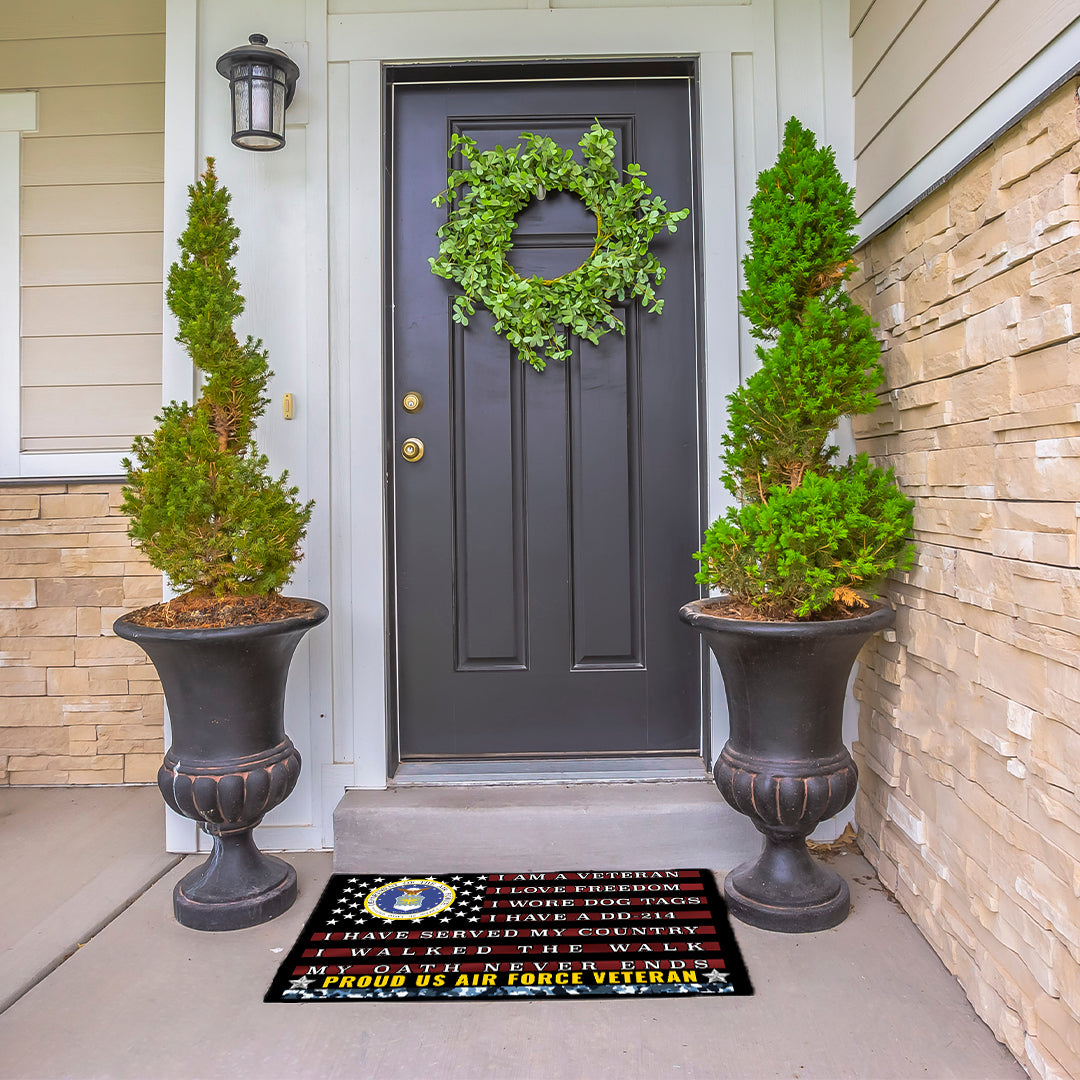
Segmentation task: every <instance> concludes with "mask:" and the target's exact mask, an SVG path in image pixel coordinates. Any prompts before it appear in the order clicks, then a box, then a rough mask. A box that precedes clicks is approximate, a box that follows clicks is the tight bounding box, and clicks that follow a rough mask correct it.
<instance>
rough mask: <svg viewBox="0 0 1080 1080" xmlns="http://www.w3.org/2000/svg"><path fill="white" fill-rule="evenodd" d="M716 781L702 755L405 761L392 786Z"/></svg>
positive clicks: (391, 782)
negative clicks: (713, 779)
mask: <svg viewBox="0 0 1080 1080" xmlns="http://www.w3.org/2000/svg"><path fill="white" fill-rule="evenodd" d="M669 780H702V781H709V782H711V781H712V776H711V775H710V773H709V771H708V770H707V769H706V767H705V762H704V761H703V760H702V759H701V758H700V757H688V756H684V755H678V756H675V755H673V756H670V757H664V756H656V757H606V758H558V759H552V758H536V759H519V760H517V761H507V760H493V759H473V760H462V761H404V762H402V763H401V764H400V765H399V766H398V767H397V772H395V773H394V775H393V777H392V778H391V779H390V781H389V783H390V786H391V787H411V786H417V785H423V784H580V783H606V784H640V783H657V782H663V781H669Z"/></svg>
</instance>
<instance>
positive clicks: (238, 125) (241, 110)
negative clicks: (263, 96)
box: [233, 78, 251, 135]
mask: <svg viewBox="0 0 1080 1080" xmlns="http://www.w3.org/2000/svg"><path fill="white" fill-rule="evenodd" d="M250 127H251V84H250V83H249V82H248V81H247V79H241V78H238V79H236V81H235V82H233V134H234V135H235V134H237V133H238V132H241V131H247V130H248V129H249V128H250Z"/></svg>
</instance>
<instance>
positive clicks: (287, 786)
mask: <svg viewBox="0 0 1080 1080" xmlns="http://www.w3.org/2000/svg"><path fill="white" fill-rule="evenodd" d="M305 603H306V604H307V605H308V606H309V612H308V613H307V614H305V615H302V616H299V617H294V618H289V619H280V620H278V621H276V622H269V623H259V624H256V625H254V626H239V627H230V628H227V629H220V630H195V629H179V628H170V629H159V628H156V627H149V626H139V625H138V624H136V623H133V622H131V621H130V617H129V616H128V615H123V616H121V617H120V618H119V619H117V620H116V622H115V623H113V630H114V631H115V632H116V634H117V635H118V636H119V637H122V638H127V640H129V641H134V642H135V643H136V644H137V645H139V646H140V647H141V648H142V649H143V650H144V651H145V652H146V654H147V655H148V656H149V657H150V659H151V660H152V661H153V664H154V667H155V668H157V673H158V676H159V677H160V679H161V685H162V687H163V688H164V690H165V700H166V701H167V702H168V705H169V716H170V719H171V721H172V735H173V741H172V746H170V747H169V749H168V751H167V752H166V754H165V760H164V762H163V764H162V766H161V769H160V770H159V771H158V787H159V788H160V789H161V793H162V795H164V796H165V801H166V802H167V803H168V804H169V806H171V807H172V808H173V810H175V811H176V812H177V813H178V814H183V815H184V816H185V817H189V818H193V819H194V820H195V821H198V822H199V823H200V824H201V825H202V827H203V828H204V829H205V830H206V831H207V832H208V833H209V834H210V835H211V836H212V837H213V838H214V848H213V851H212V852H211V854H210V857H209V858H208V859H207V860H206V862H205V863H203V864H202V865H201V866H199V867H197V868H196V869H195V870H193V871H191V873H189V874H187V875H185V876H184V877H183V878H182V879H181V880H180V881H179V882H178V883H177V886H176V888H175V889H174V890H173V911H174V913H175V915H176V920H177V922H179V923H181V924H182V925H183V926H189V927H191V928H192V929H195V930H239V929H242V928H243V927H246V926H256V925H258V924H259V923H263V922H266V921H267V920H269V919H273V918H275V917H276V916H278V915H280V914H282V913H283V912H285V911H287V910H288V909H289V908H290V907H291V906H292V903H293V901H294V900H295V899H296V871H295V870H293V868H292V867H291V866H290V865H289V864H288V863H286V862H285V861H284V860H282V859H278V858H275V857H274V856H272V855H264V854H263V853H262V852H261V851H260V850H259V849H258V848H257V847H256V846H255V841H254V839H253V838H252V835H251V833H252V830H253V829H254V828H255V826H256V825H258V824H259V822H260V821H262V819H263V816H264V815H265V814H267V813H268V812H269V811H270V810H272V809H273V808H274V807H275V806H277V805H278V804H279V803H280V802H282V801H283V800H284V799H285V798H286V797H287V796H288V795H289V793H290V792H291V791H292V789H293V788H294V787H295V786H296V780H297V778H298V777H299V775H300V755H299V754H298V753H297V751H296V747H295V746H293V744H292V740H291V739H290V738H289V737H288V736H287V735H286V734H285V723H284V711H285V683H286V680H287V679H288V675H289V664H290V662H291V660H292V656H293V653H294V651H295V650H296V646H297V645H298V644H299V643H300V639H301V638H302V637H303V636H304V634H306V633H307V632H308V630H310V629H311V628H312V627H313V626H318V625H319V623H321V622H322V621H323V620H324V619H325V618H326V616H327V614H328V612H327V609H326V607H325V606H324V605H323V604H320V603H319V602H318V601H315V600H307V601H305Z"/></svg>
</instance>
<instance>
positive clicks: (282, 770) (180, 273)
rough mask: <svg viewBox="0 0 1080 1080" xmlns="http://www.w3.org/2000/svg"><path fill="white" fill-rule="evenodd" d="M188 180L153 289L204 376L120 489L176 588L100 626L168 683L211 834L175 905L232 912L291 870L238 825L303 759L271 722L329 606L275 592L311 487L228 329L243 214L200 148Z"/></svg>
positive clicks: (268, 894)
mask: <svg viewBox="0 0 1080 1080" xmlns="http://www.w3.org/2000/svg"><path fill="white" fill-rule="evenodd" d="M188 190H189V197H190V198H189V206H188V224H187V228H186V229H185V230H184V232H183V234H182V235H181V237H180V258H179V260H178V261H177V262H175V263H174V264H173V265H172V268H171V269H170V271H169V280H168V286H167V289H166V294H165V295H166V299H167V301H168V304H169V308H170V310H171V311H172V312H173V314H174V315H175V316H176V318H177V322H178V324H179V334H178V335H177V340H178V341H180V342H181V343H182V344H183V345H184V346H185V348H186V349H187V350H188V352H189V354H190V355H191V359H192V361H193V362H194V363H195V365H196V367H197V368H198V369H199V370H200V371H201V372H202V373H203V375H204V376H205V381H204V383H203V385H202V392H201V396H200V397H199V399H198V400H197V401H196V402H195V403H194V405H191V404H188V403H187V402H176V401H173V402H171V403H170V404H169V405H167V406H166V407H165V408H164V409H163V410H162V413H161V415H160V416H159V417H157V427H156V429H155V430H154V431H153V432H152V433H151V434H150V435H145V436H139V437H138V438H136V440H135V443H134V446H133V448H132V452H133V457H132V458H131V459H125V460H124V467H125V468H126V469H127V486H126V487H125V488H124V503H123V510H124V513H126V514H128V515H129V516H130V519H131V521H130V526H129V529H128V534H129V535H130V536H131V538H132V539H133V540H134V542H135V544H136V545H137V546H138V547H139V548H141V549H142V551H143V552H144V554H145V555H146V556H147V558H148V559H149V560H150V562H151V563H152V564H153V565H154V566H155V567H157V568H158V569H159V570H161V571H163V572H164V573H165V574H166V576H167V577H168V579H169V581H170V584H171V585H172V588H173V590H174V591H176V592H178V593H180V594H181V595H179V596H178V597H177V598H176V599H173V600H170V601H168V602H167V603H164V604H157V605H154V606H152V607H149V608H143V609H141V610H139V611H134V612H130V613H129V614H127V615H124V616H122V617H121V618H119V619H117V620H116V622H115V623H114V625H113V629H114V630H115V631H116V633H117V634H118V635H119V636H120V637H123V638H127V639H128V640H130V641H134V642H136V643H137V644H138V645H140V646H141V647H142V648H143V649H144V650H145V651H146V653H147V654H148V655H149V656H150V659H151V660H152V661H153V663H154V666H155V667H156V668H157V672H158V675H159V676H160V678H161V683H162V686H163V688H164V690H165V698H166V701H167V702H168V706H169V716H170V718H171V721H172V732H173V741H172V745H171V746H170V747H169V750H168V752H167V753H166V755H165V761H164V763H163V765H162V767H161V769H160V771H159V773H158V786H159V787H160V788H161V792H162V794H163V795H164V796H165V801H166V802H167V803H168V804H169V805H170V806H171V807H172V808H173V809H174V810H175V811H177V812H178V813H180V814H183V815H185V816H187V817H190V818H193V819H195V820H196V821H198V822H200V824H201V825H202V826H203V828H205V829H206V831H207V832H209V833H210V834H211V836H212V837H213V844H214V846H213V852H212V853H211V855H210V858H209V859H208V860H207V861H206V862H205V863H204V864H203V865H202V866H199V867H198V868H196V869H195V870H193V871H192V872H191V873H189V874H187V875H186V876H185V877H184V878H183V879H182V880H181V881H180V882H179V883H178V884H177V886H176V889H175V891H174V894H173V907H174V911H175V914H176V918H177V920H178V921H179V922H180V923H182V924H184V925H185V926H190V927H193V928H195V929H199V930H234V929H238V928H240V927H245V926H254V925H256V924H257V923H261V922H265V921H266V920H267V919H271V918H273V917H274V916H276V915H280V914H281V913H282V912H283V911H286V910H287V909H288V908H289V907H290V905H291V904H292V902H293V901H294V900H295V899H296V873H295V871H294V870H293V868H292V867H291V866H289V865H288V864H287V863H286V862H284V861H283V860H281V859H277V858H274V857H272V856H268V855H264V854H263V853H262V852H260V851H259V850H258V848H257V847H256V846H255V842H254V840H253V838H252V830H253V829H254V828H255V826H256V825H258V823H259V822H260V821H261V820H262V818H263V815H264V814H266V813H267V812H268V811H269V810H271V809H272V808H273V807H274V806H276V805H277V804H278V803H280V802H281V801H282V800H283V799H285V797H286V796H287V795H288V794H289V793H290V792H291V791H292V789H293V787H294V786H295V784H296V780H297V777H298V776H299V774H300V755H299V754H298V753H297V751H296V748H295V747H294V746H293V744H292V741H291V740H290V739H289V738H288V736H287V735H286V734H285V729H284V719H283V714H284V699H285V683H286V679H287V677H288V669H289V663H290V661H291V659H292V655H293V652H294V650H295V649H296V646H297V645H298V644H299V642H300V639H301V638H302V637H303V635H304V634H305V633H306V632H307V631H308V630H309V629H311V628H312V627H313V626H316V625H318V624H319V623H321V622H322V621H323V620H324V619H325V618H326V616H327V610H326V608H325V607H324V606H323V605H322V604H320V603H318V602H317V601H314V600H302V599H296V598H290V597H283V596H281V595H280V592H279V590H280V589H281V587H282V586H283V585H284V584H285V583H286V582H287V581H288V580H289V578H290V577H291V575H292V572H293V568H294V566H295V565H296V562H297V561H298V560H299V559H300V558H301V553H300V542H301V540H302V539H303V537H304V534H305V532H306V529H307V524H308V521H309V520H310V518H311V510H312V503H307V504H304V503H301V502H300V501H299V499H298V498H297V495H298V492H297V489H296V488H295V487H292V486H290V485H289V483H288V475H287V474H285V473H283V474H282V475H281V476H280V477H278V478H277V479H274V478H272V477H271V476H269V475H268V474H267V468H268V465H269V462H268V461H267V459H266V457H265V456H264V455H262V454H260V453H259V452H258V449H257V447H256V444H255V438H254V437H255V422H256V420H257V419H258V417H259V416H260V415H262V413H263V411H264V410H265V408H266V405H267V403H268V402H267V398H266V396H265V391H266V386H267V382H268V381H269V379H270V375H271V372H270V369H269V366H268V364H267V355H266V352H265V350H264V349H263V348H262V343H261V342H260V341H257V340H254V339H252V338H250V337H249V338H247V339H246V340H244V341H241V340H240V339H239V338H238V337H237V335H236V333H235V331H234V330H233V321H234V320H235V319H236V318H237V317H238V316H239V315H240V313H241V312H242V311H243V309H244V299H243V297H242V296H241V294H240V288H239V283H238V282H237V279H236V271H235V270H234V268H233V266H232V263H231V259H232V257H233V256H234V255H235V254H236V251H237V247H236V239H237V237H238V236H239V234H240V230H239V229H238V228H237V227H236V225H235V223H234V222H233V219H232V217H231V216H230V214H229V194H228V192H227V191H226V189H225V188H224V187H222V186H219V184H218V181H217V176H216V174H215V172H214V162H213V159H212V158H208V159H207V162H206V172H205V173H204V174H203V175H202V177H201V178H200V179H199V181H198V182H197V183H196V184H194V185H192V186H191V187H190V188H189V189H188Z"/></svg>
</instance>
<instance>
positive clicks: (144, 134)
mask: <svg viewBox="0 0 1080 1080" xmlns="http://www.w3.org/2000/svg"><path fill="white" fill-rule="evenodd" d="M0 9H2V10H0V89H35V90H37V91H38V130H37V131H36V132H34V133H32V134H28V135H27V136H25V137H24V139H23V143H22V153H21V184H22V204H21V212H20V231H21V233H22V245H21V277H22V295H21V308H22V311H21V333H22V354H21V364H22V379H21V381H22V393H21V405H22V419H21V424H22V431H21V447H22V449H23V450H24V451H31V452H33V451H38V452H47V451H57V452H72V451H87V450H116V449H125V448H126V447H127V446H129V445H130V443H131V438H132V436H133V435H135V434H138V433H139V432H144V431H148V430H150V428H151V426H152V423H153V416H154V413H155V412H156V411H157V409H158V407H159V405H160V399H161V388H160V384H161V278H162V275H161V264H162V219H163V203H162V192H163V185H162V180H163V157H164V151H163V145H164V135H163V132H164V114H165V104H164V99H165V95H164V77H165V35H164V30H165V3H164V0H104V2H97V3H93V4H87V3H85V2H84V0H40V2H38V3H34V4H29V3H26V4H14V5H0Z"/></svg>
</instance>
